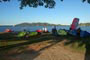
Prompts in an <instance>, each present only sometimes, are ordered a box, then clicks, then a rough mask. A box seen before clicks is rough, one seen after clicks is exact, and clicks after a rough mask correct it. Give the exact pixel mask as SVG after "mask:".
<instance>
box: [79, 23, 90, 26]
mask: <svg viewBox="0 0 90 60" xmlns="http://www.w3.org/2000/svg"><path fill="white" fill-rule="evenodd" d="M79 25H80V26H90V23H80V24H79Z"/></svg>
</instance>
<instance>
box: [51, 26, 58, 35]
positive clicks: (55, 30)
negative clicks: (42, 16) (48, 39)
mask: <svg viewBox="0 0 90 60" xmlns="http://www.w3.org/2000/svg"><path fill="white" fill-rule="evenodd" d="M52 34H53V35H55V36H57V35H58V33H57V29H56V26H54V28H52Z"/></svg>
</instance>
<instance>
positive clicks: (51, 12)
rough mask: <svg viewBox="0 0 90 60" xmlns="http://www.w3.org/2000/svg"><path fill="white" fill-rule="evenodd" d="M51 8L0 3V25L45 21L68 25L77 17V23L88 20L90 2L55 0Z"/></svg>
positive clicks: (14, 0) (15, 2)
mask: <svg viewBox="0 0 90 60" xmlns="http://www.w3.org/2000/svg"><path fill="white" fill-rule="evenodd" d="M55 1H56V6H55V7H54V8H53V9H49V8H44V7H37V8H32V7H25V8H24V9H22V10H20V9H19V7H20V2H18V1H17V0H11V2H3V3H0V25H15V24H19V23H24V22H26V23H33V22H47V23H53V24H63V25H70V24H71V23H72V20H73V19H74V18H79V19H80V21H79V23H87V22H90V4H88V3H87V2H84V3H82V0H64V1H63V2H61V1H60V0H55Z"/></svg>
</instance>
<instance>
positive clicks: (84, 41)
mask: <svg viewBox="0 0 90 60" xmlns="http://www.w3.org/2000/svg"><path fill="white" fill-rule="evenodd" d="M5 35H7V36H8V37H6V36H5ZM5 35H0V38H2V39H0V40H8V41H12V40H13V39H14V40H27V42H24V43H19V44H13V45H8V46H2V47H0V51H3V50H8V49H12V48H16V47H23V46H24V45H30V44H33V43H38V42H43V41H47V40H52V41H50V42H49V43H51V44H50V45H48V46H45V47H43V48H41V49H40V50H39V51H35V50H33V49H31V50H29V52H30V51H33V52H35V55H32V56H33V57H32V58H31V60H33V59H35V57H37V56H38V55H40V51H42V50H45V49H46V48H49V47H51V46H53V45H55V44H57V43H59V42H61V41H63V40H64V39H66V40H67V41H66V42H64V45H70V44H71V45H72V46H73V44H75V43H78V47H81V46H83V45H85V49H86V52H85V59H84V60H90V37H87V38H80V37H74V36H58V37H55V36H52V35H51V34H46V35H40V36H35V37H30V38H27V39H26V38H16V37H14V35H13V36H12V35H11V34H10V35H8V34H5ZM3 37H6V38H3ZM23 49H24V48H23ZM23 49H22V48H20V50H23ZM24 52H28V51H27V50H24V51H23V52H21V53H24ZM29 52H28V53H29ZM30 54H33V53H31V52H30ZM25 58H28V57H27V55H26V57H25Z"/></svg>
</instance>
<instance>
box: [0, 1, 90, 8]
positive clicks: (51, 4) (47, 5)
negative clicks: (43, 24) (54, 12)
mask: <svg viewBox="0 0 90 60" xmlns="http://www.w3.org/2000/svg"><path fill="white" fill-rule="evenodd" d="M7 1H10V0H0V2H7ZM18 1H20V4H21V5H20V9H23V7H26V6H29V7H34V8H36V7H38V6H44V7H45V8H54V6H55V4H56V2H55V0H18ZM60 1H63V0H60ZM85 1H87V2H88V3H89V4H90V0H82V2H85Z"/></svg>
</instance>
